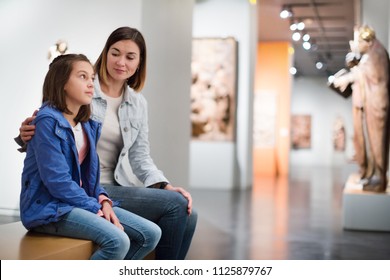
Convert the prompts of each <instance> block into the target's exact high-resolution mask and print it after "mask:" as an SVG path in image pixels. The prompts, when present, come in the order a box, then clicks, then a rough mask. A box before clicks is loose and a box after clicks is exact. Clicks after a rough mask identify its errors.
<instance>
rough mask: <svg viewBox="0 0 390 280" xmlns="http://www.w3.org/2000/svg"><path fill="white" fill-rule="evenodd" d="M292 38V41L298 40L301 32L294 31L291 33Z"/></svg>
mask: <svg viewBox="0 0 390 280" xmlns="http://www.w3.org/2000/svg"><path fill="white" fill-rule="evenodd" d="M292 39H293V40H294V41H299V40H300V39H301V33H299V32H294V33H293V35H292Z"/></svg>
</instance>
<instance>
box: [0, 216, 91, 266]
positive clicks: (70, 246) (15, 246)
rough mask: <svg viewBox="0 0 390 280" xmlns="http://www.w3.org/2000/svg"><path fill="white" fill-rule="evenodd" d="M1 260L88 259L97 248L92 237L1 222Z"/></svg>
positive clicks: (20, 223)
mask: <svg viewBox="0 0 390 280" xmlns="http://www.w3.org/2000/svg"><path fill="white" fill-rule="evenodd" d="M0 248H1V250H0V259H1V260H88V259H89V258H90V256H91V255H92V254H93V252H94V251H95V250H96V245H95V244H94V243H93V242H92V241H90V240H81V239H74V238H68V237H61V236H53V235H46V234H41V233H36V232H29V231H27V230H26V229H25V227H24V226H23V224H22V222H14V223H10V224H4V225H1V226H0Z"/></svg>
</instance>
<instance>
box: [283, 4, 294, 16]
mask: <svg viewBox="0 0 390 280" xmlns="http://www.w3.org/2000/svg"><path fill="white" fill-rule="evenodd" d="M292 16H293V12H292V10H291V7H290V6H283V8H282V11H281V12H280V17H281V18H290V17H292Z"/></svg>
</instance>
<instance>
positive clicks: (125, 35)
mask: <svg viewBox="0 0 390 280" xmlns="http://www.w3.org/2000/svg"><path fill="white" fill-rule="evenodd" d="M123 40H131V41H133V42H134V43H136V44H137V46H138V48H139V50H140V62H139V65H138V70H137V71H136V72H135V73H134V75H133V76H131V77H130V78H129V79H128V81H127V84H128V85H129V86H130V87H131V88H132V89H134V91H136V92H139V91H141V90H142V88H143V87H144V84H145V79H146V44H145V40H144V37H143V36H142V34H141V32H139V31H138V30H137V29H135V28H131V27H127V26H124V27H120V28H118V29H116V30H114V31H113V32H112V33H111V35H110V36H109V37H108V39H107V42H106V45H105V46H104V49H103V51H102V52H101V54H100V56H99V58H98V60H97V61H96V63H95V73H97V74H98V75H99V79H100V81H101V82H103V83H104V84H107V79H108V72H107V53H108V51H109V49H110V48H111V46H112V45H113V44H115V43H116V42H118V41H123Z"/></svg>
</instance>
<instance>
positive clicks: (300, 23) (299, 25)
mask: <svg viewBox="0 0 390 280" xmlns="http://www.w3.org/2000/svg"><path fill="white" fill-rule="evenodd" d="M297 28H298V30H303V29H305V23H304V22H303V21H301V22H299V23H298V24H297Z"/></svg>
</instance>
